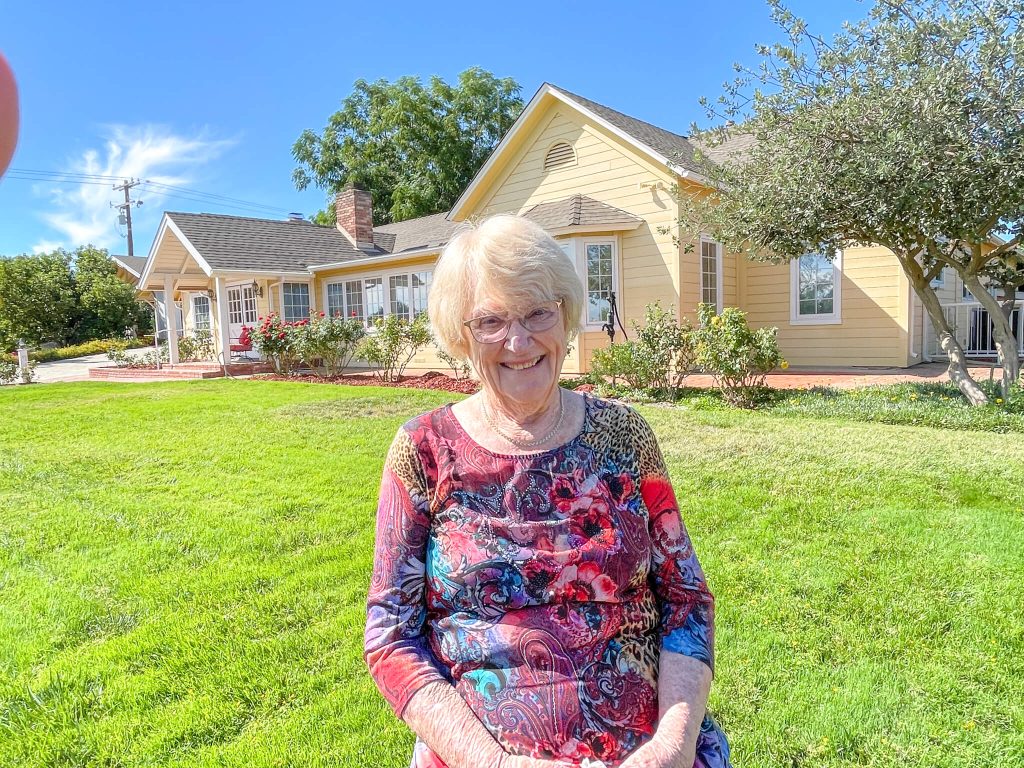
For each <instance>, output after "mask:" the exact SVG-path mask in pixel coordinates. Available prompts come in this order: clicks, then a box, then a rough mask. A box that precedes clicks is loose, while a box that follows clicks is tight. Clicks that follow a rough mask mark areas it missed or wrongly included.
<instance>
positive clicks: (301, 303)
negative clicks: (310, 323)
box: [281, 283, 309, 323]
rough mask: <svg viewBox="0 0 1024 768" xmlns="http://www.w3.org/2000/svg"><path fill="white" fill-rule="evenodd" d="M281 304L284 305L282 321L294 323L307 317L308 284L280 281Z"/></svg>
mask: <svg viewBox="0 0 1024 768" xmlns="http://www.w3.org/2000/svg"><path fill="white" fill-rule="evenodd" d="M281 305H282V306H283V307H284V321H285V322H286V323H294V322H295V321H296V320H304V319H305V318H308V317H309V285H308V284H306V283H282V284H281Z"/></svg>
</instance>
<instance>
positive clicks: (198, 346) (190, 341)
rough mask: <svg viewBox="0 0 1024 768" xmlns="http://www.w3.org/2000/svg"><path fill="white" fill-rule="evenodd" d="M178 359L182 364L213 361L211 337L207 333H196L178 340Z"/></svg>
mask: <svg viewBox="0 0 1024 768" xmlns="http://www.w3.org/2000/svg"><path fill="white" fill-rule="evenodd" d="M178 359H179V360H181V362H183V363H188V362H194V361H198V360H213V336H212V335H211V334H210V332H209V331H196V332H195V333H193V334H192V335H188V336H182V337H181V338H180V339H178Z"/></svg>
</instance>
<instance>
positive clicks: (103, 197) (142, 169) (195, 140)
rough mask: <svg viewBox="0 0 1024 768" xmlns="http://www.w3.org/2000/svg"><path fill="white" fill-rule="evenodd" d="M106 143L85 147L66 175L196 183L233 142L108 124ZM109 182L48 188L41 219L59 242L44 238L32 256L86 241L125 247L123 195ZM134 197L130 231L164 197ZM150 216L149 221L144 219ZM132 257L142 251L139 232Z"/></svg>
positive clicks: (150, 191) (141, 193) (140, 193)
mask: <svg viewBox="0 0 1024 768" xmlns="http://www.w3.org/2000/svg"><path fill="white" fill-rule="evenodd" d="M104 135H105V139H106V143H105V146H104V147H103V148H102V149H89V150H87V151H86V152H84V153H83V154H82V155H81V157H79V158H76V159H74V160H72V161H71V162H70V163H68V165H67V167H66V168H64V169H63V170H64V171H65V172H66V173H70V174H88V175H90V176H103V177H105V176H113V177H116V178H117V179H128V178H136V179H144V180H146V181H152V182H157V183H160V184H173V185H176V186H188V185H189V184H194V183H195V176H196V172H197V171H198V170H199V169H200V168H202V166H204V165H206V164H207V163H209V162H210V161H212V160H214V159H216V158H217V157H218V156H219V155H220V154H221V153H222V152H223V151H224V150H225V149H227V148H228V147H229V146H231V145H232V144H233V143H234V142H233V141H230V140H224V139H219V140H214V139H209V138H207V137H206V136H205V135H204V134H199V135H196V136H192V137H188V136H179V135H175V134H174V133H171V132H170V131H169V130H167V129H165V128H161V127H159V126H152V125H146V126H125V125H112V126H108V127H107V128H106V129H105V131H104ZM114 183H115V182H114V181H113V180H106V179H96V178H91V179H83V182H82V183H81V184H67V183H64V184H60V185H53V186H50V187H48V188H46V190H45V192H46V194H47V195H48V196H49V198H50V202H51V205H52V210H51V211H49V212H46V213H43V214H42V219H43V220H44V221H45V222H46V223H47V224H49V225H50V226H51V227H52V228H53V229H54V230H56V231H57V232H58V233H60V235H61V237H60V239H59V240H57V239H53V238H46V239H42V240H40V242H38V243H36V245H35V246H33V250H34V251H36V252H39V251H45V250H53V248H55V247H58V246H64V247H68V248H74V247H76V246H79V245H85V244H86V243H92V244H93V245H96V246H98V247H105V248H110V249H111V250H113V251H122V250H124V249H125V246H124V240H123V239H122V238H121V236H120V235H119V233H118V228H117V214H118V211H116V210H115V209H113V208H111V207H110V203H112V202H123V201H124V197H123V193H122V192H121V191H120V190H116V191H115V190H114V189H113V188H112V187H113V185H114ZM132 196H133V198H139V197H141V198H142V199H144V201H145V205H146V208H145V209H140V208H133V209H132V223H133V225H135V226H133V229H136V227H137V224H138V223H139V220H140V218H142V217H143V216H145V214H144V213H143V211H144V210H145V211H147V212H148V211H149V210H152V211H155V212H158V211H159V210H160V207H161V203H162V202H163V200H164V196H163V195H161V194H160V193H159V191H158V190H156V189H154V188H152V187H144V188H143V190H139V189H138V188H137V189H136V190H134V191H133V193H132ZM146 218H149V217H146ZM135 244H136V248H135V253H136V255H138V254H139V252H140V251H142V252H145V248H146V244H145V243H142V244H141V247H140V242H139V237H138V232H136V237H135Z"/></svg>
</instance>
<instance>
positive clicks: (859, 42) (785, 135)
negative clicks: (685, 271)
mask: <svg viewBox="0 0 1024 768" xmlns="http://www.w3.org/2000/svg"><path fill="white" fill-rule="evenodd" d="M769 5H770V6H771V9H772V16H773V19H774V20H775V22H776V23H777V24H778V25H779V27H780V28H781V30H782V32H783V33H784V35H783V39H782V40H781V41H780V42H777V43H775V44H772V45H763V46H758V47H757V54H758V56H759V59H760V62H759V64H758V65H757V66H755V67H744V66H740V65H737V67H736V71H737V76H736V78H735V79H734V80H733V81H732V82H731V83H727V84H726V85H725V86H724V92H723V93H722V95H721V96H720V97H719V98H718V99H717V100H714V101H711V100H707V99H705V100H704V101H703V104H704V106H705V109H706V110H707V112H708V115H709V117H710V118H711V121H712V127H710V128H708V129H706V130H703V131H700V130H698V129H697V128H696V126H695V127H694V130H695V132H696V135H697V137H698V139H699V141H700V142H701V143H702V146H703V147H704V152H702V153H699V156H700V157H701V159H702V162H703V164H704V168H705V173H706V176H707V178H708V183H709V185H710V186H711V189H712V193H711V194H710V195H709V194H699V195H698V194H695V195H692V196H689V195H681V203H682V205H681V209H680V210H681V217H682V218H683V219H684V220H685V224H686V227H687V228H688V229H691V228H693V225H694V223H698V224H699V226H700V227H702V228H703V229H704V230H705V231H710V232H712V233H714V234H715V235H716V236H717V237H719V238H720V239H721V240H723V241H725V242H726V243H727V244H728V245H729V246H731V247H733V248H735V249H736V250H738V251H742V252H744V253H746V254H747V255H748V256H750V257H752V258H756V259H767V260H788V259H793V258H798V257H799V256H801V255H803V254H806V253H808V252H812V251H814V252H823V253H825V254H834V253H835V252H836V251H837V250H839V249H841V248H843V247H844V246H846V245H848V244H851V243H852V244H859V245H869V244H876V245H882V246H884V247H886V248H888V249H890V250H891V251H892V252H893V253H894V254H895V256H896V259H897V260H898V261H899V264H900V266H901V267H902V269H903V271H904V273H905V274H906V276H907V278H908V280H909V281H910V284H911V285H912V286H913V289H914V291H915V292H916V294H917V295H918V296H919V297H920V299H921V302H922V304H923V306H924V309H925V311H926V312H927V315H928V317H929V319H930V320H931V323H932V326H933V327H934V328H935V330H936V333H937V336H938V342H939V344H940V346H941V348H942V350H943V351H944V353H945V354H946V355H947V356H948V359H949V374H950V378H951V380H952V381H954V382H955V383H956V385H957V386H958V387H959V388H960V390H961V391H962V392H963V393H964V395H965V396H966V397H967V398H968V400H970V402H972V403H975V404H979V403H983V402H985V401H986V397H985V394H984V393H983V392H982V390H981V389H980V387H979V386H978V384H977V383H976V382H975V381H974V380H973V379H971V377H970V375H969V373H968V369H967V361H966V358H965V354H964V349H963V347H962V346H961V344H960V343H958V341H957V339H956V336H955V334H954V329H953V328H952V327H951V326H950V324H949V323H948V322H947V320H946V318H945V316H944V314H943V311H942V307H941V306H940V303H939V299H938V297H937V295H936V293H935V291H934V289H933V288H932V287H931V281H932V280H933V279H935V278H937V277H938V276H939V275H940V274H941V272H942V270H943V269H944V268H950V269H952V270H954V271H955V272H956V273H957V274H958V275H959V276H960V277H961V279H962V280H963V281H964V284H965V285H966V286H967V288H968V289H969V290H970V291H971V293H972V294H973V295H974V296H975V297H976V298H977V299H978V301H980V302H981V304H982V305H983V306H984V307H985V308H986V309H987V310H988V314H989V317H991V318H992V321H993V329H994V330H993V336H994V339H995V342H996V345H997V349H998V352H999V356H1000V361H1001V364H1002V366H1003V382H1004V387H1005V386H1007V385H1008V384H1009V383H1010V382H1013V381H1015V380H1016V379H1017V377H1018V375H1019V360H1018V355H1017V349H1016V344H1015V341H1014V339H1013V335H1012V332H1011V328H1010V323H1009V319H1010V315H1011V312H1012V309H1013V302H1014V297H1015V288H1016V286H1018V285H1020V284H1021V283H1024V269H1022V267H1024V258H1022V256H1021V249H1020V245H1021V238H1022V223H1024V216H1022V213H1024V66H1022V64H1024V59H1022V55H1024V30H1022V29H1021V18H1022V16H1024V0H922V1H919V2H911V1H910V0H876V2H875V3H874V5H873V6H872V7H871V8H870V11H869V13H868V15H867V17H866V18H865V19H864V20H863V21H860V22H857V23H847V24H845V25H844V26H843V30H842V31H841V32H840V33H839V34H836V35H834V36H832V37H831V38H830V39H826V38H824V37H821V36H818V35H816V34H813V33H812V32H810V31H809V30H808V28H807V26H806V24H805V23H804V22H803V21H801V20H800V19H798V18H797V17H795V16H794V15H793V14H792V13H790V12H789V11H788V10H787V9H786V8H784V7H783V6H782V5H781V3H780V2H779V1H778V0H769ZM737 134H742V135H744V136H745V137H748V140H745V141H742V142H740V141H734V140H733V139H735V137H736V136H737ZM749 139H753V140H752V141H750V140H749ZM738 146H743V150H742V151H735V150H731V149H730V147H738ZM682 223H683V222H681V224H682ZM698 231H699V230H698ZM1000 294H1001V295H1000Z"/></svg>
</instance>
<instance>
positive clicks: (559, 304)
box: [462, 299, 565, 344]
mask: <svg viewBox="0 0 1024 768" xmlns="http://www.w3.org/2000/svg"><path fill="white" fill-rule="evenodd" d="M544 303H545V304H550V303H554V305H555V307H556V308H557V309H561V308H562V305H563V304H564V303H565V301H564V300H563V299H552V300H551V301H550V302H544ZM534 309H536V307H534ZM530 311H531V312H532V311H533V310H530ZM492 314H497V313H492ZM484 317H490V315H481V316H479V317H471V318H469V320H466V321H465V322H463V323H462V324H463V325H464V326H466V327H467V328H469V335H470V336H472V337H473V341H475V342H476V343H477V344H500V343H501V342H503V341H505V339H507V338H508V334H509V331H511V330H512V322H513V321H514V320H518V321H519V325H521V326H522V327H523V328H526V326H525V325H523V320H524V319H525V318H522V317H509V318H506V319H505V333H504V334H502V337H501V338H500V339H492V340H490V341H481V340H480V339H478V338H477V337H476V334H475V333H473V327H472V326H471V325H470V323H472V322H473V321H474V320H480V319H481V318H484ZM556 322H557V321H556ZM554 327H555V323H552V324H551V328H554ZM526 330H528V331H530V329H529V328H526ZM546 330H548V328H545V329H544V331H546ZM544 331H530V333H543V332H544Z"/></svg>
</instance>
